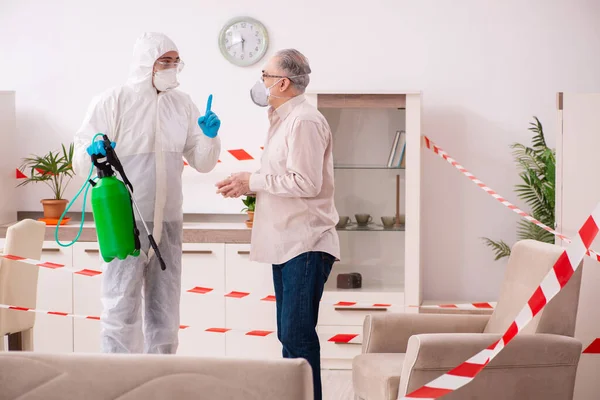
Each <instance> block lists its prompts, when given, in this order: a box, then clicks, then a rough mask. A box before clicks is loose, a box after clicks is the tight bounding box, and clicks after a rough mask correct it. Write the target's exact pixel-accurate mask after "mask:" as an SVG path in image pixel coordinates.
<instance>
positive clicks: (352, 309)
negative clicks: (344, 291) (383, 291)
mask: <svg viewBox="0 0 600 400" xmlns="http://www.w3.org/2000/svg"><path fill="white" fill-rule="evenodd" d="M334 309H335V311H387V307H374V308H371V307H360V308H356V307H334Z"/></svg>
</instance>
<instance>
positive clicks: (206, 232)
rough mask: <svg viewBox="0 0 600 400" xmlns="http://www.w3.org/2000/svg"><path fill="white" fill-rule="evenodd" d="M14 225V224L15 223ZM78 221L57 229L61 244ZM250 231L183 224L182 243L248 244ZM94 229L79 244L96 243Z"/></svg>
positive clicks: (1, 233)
mask: <svg viewBox="0 0 600 400" xmlns="http://www.w3.org/2000/svg"><path fill="white" fill-rule="evenodd" d="M15 223H16V222H15ZM11 225H14V223H11V224H7V225H2V226H0V238H5V237H6V231H7V230H8V228H9V227H10V226H11ZM79 225H80V222H79V221H69V224H68V225H63V226H61V227H60V228H59V231H58V235H59V239H60V241H61V242H69V241H72V240H73V239H75V237H76V236H77V232H78V230H79ZM55 229H56V226H47V227H46V235H45V240H48V241H53V240H54V231H55ZM138 229H139V230H140V235H145V234H146V233H145V230H144V227H143V225H142V226H138ZM251 232H252V231H251V230H250V229H248V228H247V227H246V224H244V223H243V222H184V223H183V242H184V243H250V236H251ZM97 240H98V238H97V236H96V227H95V225H94V223H93V222H86V223H84V224H83V230H82V232H81V236H80V237H79V241H80V242H96V241H97Z"/></svg>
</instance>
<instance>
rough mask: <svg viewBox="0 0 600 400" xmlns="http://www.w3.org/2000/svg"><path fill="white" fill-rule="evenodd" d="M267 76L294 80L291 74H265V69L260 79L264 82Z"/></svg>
mask: <svg viewBox="0 0 600 400" xmlns="http://www.w3.org/2000/svg"><path fill="white" fill-rule="evenodd" d="M265 78H279V79H289V80H290V82H294V81H293V80H292V78H290V77H289V76H281V75H269V74H265V73H264V71H263V73H262V75H261V77H260V79H261V80H262V81H263V82H264V81H265Z"/></svg>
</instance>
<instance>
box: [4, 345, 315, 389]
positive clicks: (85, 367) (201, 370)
mask: <svg viewBox="0 0 600 400" xmlns="http://www.w3.org/2000/svg"><path fill="white" fill-rule="evenodd" d="M0 387H1V388H2V391H1V392H0V397H1V398H3V399H16V398H21V399H28V400H37V399H40V400H42V399H60V398H65V397H68V398H71V399H86V400H103V399H117V398H118V399H122V400H125V399H127V400H134V399H178V400H197V399H244V400H282V399H284V400H310V399H313V383H312V373H311V369H310V365H309V364H308V362H307V361H306V360H304V359H302V358H293V359H287V358H282V359H271V360H269V359H264V360H260V359H255V360H252V359H241V358H237V359H236V358H204V357H191V356H190V357H184V356H173V355H165V354H152V355H150V354H81V353H76V354H48V353H29V352H21V351H19V352H14V353H13V354H7V353H5V354H3V353H1V352H0ZM67 393H68V394H69V396H67V395H66V394H67Z"/></svg>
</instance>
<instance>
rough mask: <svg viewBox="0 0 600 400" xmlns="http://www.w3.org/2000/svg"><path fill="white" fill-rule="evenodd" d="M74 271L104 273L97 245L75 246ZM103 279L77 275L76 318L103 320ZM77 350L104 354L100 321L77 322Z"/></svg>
mask: <svg viewBox="0 0 600 400" xmlns="http://www.w3.org/2000/svg"><path fill="white" fill-rule="evenodd" d="M73 267H74V268H80V269H91V270H97V271H99V270H101V268H102V259H101V258H100V252H99V247H98V243H97V242H80V243H75V245H73ZM101 284H102V275H97V276H85V275H78V274H74V275H73V308H74V312H75V314H80V315H90V316H97V317H99V316H100V314H101V313H102V303H101V302H100V293H101V292H100V289H101ZM73 322H74V325H73V337H74V344H73V347H74V350H75V352H81V353H99V352H100V321H98V320H90V319H86V320H83V319H76V320H74V321H73Z"/></svg>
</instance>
